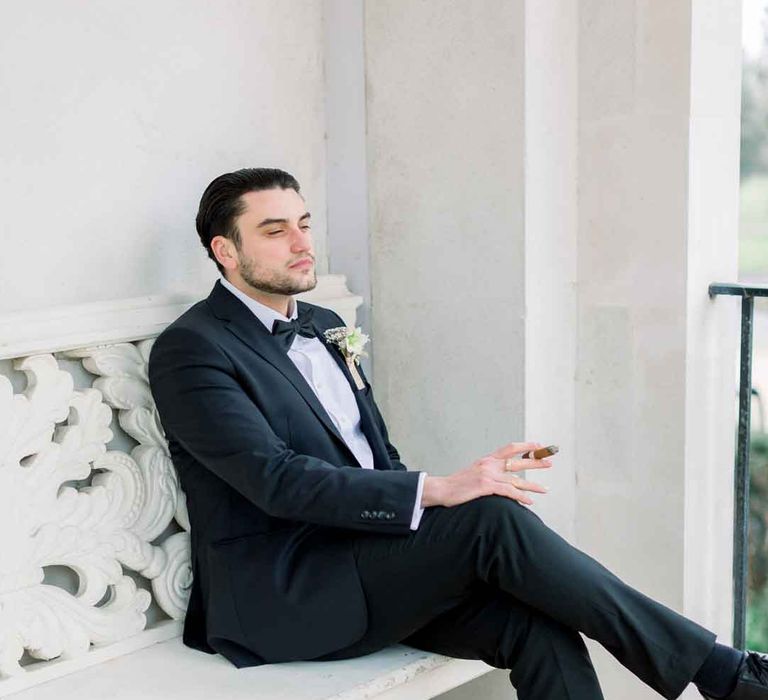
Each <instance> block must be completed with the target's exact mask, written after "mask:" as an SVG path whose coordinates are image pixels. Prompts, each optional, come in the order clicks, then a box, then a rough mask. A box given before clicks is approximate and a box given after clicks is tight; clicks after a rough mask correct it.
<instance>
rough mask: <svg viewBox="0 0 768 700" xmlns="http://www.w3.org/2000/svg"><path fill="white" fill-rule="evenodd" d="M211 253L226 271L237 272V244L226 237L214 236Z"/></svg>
mask: <svg viewBox="0 0 768 700" xmlns="http://www.w3.org/2000/svg"><path fill="white" fill-rule="evenodd" d="M211 251H212V252H213V254H214V255H215V256H216V260H218V261H219V264H220V265H221V266H222V267H224V269H226V270H236V269H237V265H238V262H239V257H238V255H237V250H236V249H235V244H234V243H233V242H232V241H231V240H230V239H229V238H225V237H224V236H214V237H213V238H212V239H211Z"/></svg>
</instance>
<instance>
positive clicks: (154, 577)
mask: <svg viewBox="0 0 768 700" xmlns="http://www.w3.org/2000/svg"><path fill="white" fill-rule="evenodd" d="M153 343H154V339H148V340H143V341H140V342H137V343H135V344H134V343H118V344H115V345H106V346H101V347H96V348H81V349H78V350H71V351H69V352H67V353H66V355H67V356H68V357H74V358H79V359H81V360H82V363H83V367H85V369H87V370H88V371H89V372H90V373H91V374H95V375H97V376H98V379H95V380H94V382H93V386H94V387H95V388H96V389H98V390H99V391H100V392H101V393H102V395H103V396H104V400H105V401H106V403H107V404H108V405H109V406H111V407H112V408H114V409H116V410H117V416H118V421H119V423H120V427H121V428H122V429H123V430H124V431H125V432H126V433H127V434H128V435H130V436H131V437H132V438H133V439H134V440H136V441H137V442H138V443H139V444H138V445H137V446H136V447H134V448H133V450H132V451H131V457H132V458H133V459H134V460H135V462H136V463H137V464H138V465H139V466H140V468H141V470H142V473H143V474H144V477H145V478H144V483H145V484H146V486H147V488H148V493H147V503H146V507H145V509H144V511H143V513H144V517H145V520H144V521H143V522H142V523H141V531H142V532H143V535H144V539H145V540H146V541H148V542H149V541H151V540H154V539H155V538H156V537H157V536H158V535H159V534H160V533H161V532H162V531H163V530H165V528H166V527H167V526H168V523H169V522H170V521H171V519H172V518H175V519H176V522H177V523H178V524H179V525H180V526H181V527H182V528H183V529H184V530H185V531H186V532H183V533H177V534H176V535H173V536H171V537H169V538H167V539H166V540H165V542H163V544H162V546H161V552H162V556H158V559H157V562H156V564H157V566H156V567H155V568H152V569H148V568H145V569H142V570H141V573H142V575H143V576H146V577H147V578H148V579H150V580H151V581H152V591H153V593H154V596H155V600H156V601H157V603H158V605H160V607H161V608H162V609H163V610H164V611H165V612H166V613H167V614H168V615H170V616H171V617H172V618H174V619H180V618H182V617H183V616H184V612H185V610H186V606H187V599H188V597H189V588H190V586H191V583H192V572H191V568H190V554H189V535H188V532H189V516H188V514H187V506H186V499H185V497H184V492H183V491H182V490H181V488H180V487H179V483H178V478H177V476H176V470H175V468H174V466H173V463H172V461H171V456H170V453H169V451H168V443H167V442H166V439H165V434H164V432H163V428H162V425H161V424H160V419H159V417H158V415H157V409H156V408H155V402H154V400H153V399H152V393H151V391H150V388H149V379H148V376H147V362H148V361H149V352H150V350H151V349H152V344H153ZM155 549H157V548H155ZM137 570H138V569H137Z"/></svg>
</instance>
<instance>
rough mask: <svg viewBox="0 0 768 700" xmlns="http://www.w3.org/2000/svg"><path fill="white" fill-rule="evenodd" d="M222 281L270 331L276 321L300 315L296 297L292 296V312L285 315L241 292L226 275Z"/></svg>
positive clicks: (288, 319) (287, 319)
mask: <svg viewBox="0 0 768 700" xmlns="http://www.w3.org/2000/svg"><path fill="white" fill-rule="evenodd" d="M220 282H221V284H222V286H223V287H224V288H225V289H228V290H229V291H230V292H232V294H234V295H235V296H236V297H237V298H238V299H239V300H240V301H242V302H243V304H245V305H246V306H247V307H248V308H249V309H250V310H251V311H252V312H253V315H254V316H256V318H258V319H259V321H261V322H262V323H263V324H264V326H265V327H266V329H267V330H268V331H269V332H270V333H271V332H272V326H273V325H274V324H275V321H290V320H292V319H294V318H296V317H297V316H298V315H299V313H298V309H297V306H298V304H297V303H296V299H294V298H293V297H291V311H290V314H289V315H288V316H283V314H281V313H278V312H277V311H275V310H274V309H270V308H269V307H268V306H265V305H264V304H262V303H261V302H260V301H256V300H255V299H252V298H251V297H249V296H248V295H247V294H245V293H244V292H241V291H240V290H239V289H238V288H237V287H235V285H234V284H232V283H231V282H229V280H226V279H225V278H224V277H222V278H221V280H220Z"/></svg>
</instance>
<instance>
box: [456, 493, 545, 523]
mask: <svg viewBox="0 0 768 700" xmlns="http://www.w3.org/2000/svg"><path fill="white" fill-rule="evenodd" d="M469 503H471V504H472V505H471V511H472V512H473V513H474V514H475V516H476V517H477V518H478V519H479V520H480V521H482V522H485V523H487V524H491V525H495V524H497V523H500V522H503V521H506V520H509V519H512V520H514V521H517V520H521V521H525V520H528V519H530V518H531V517H538V516H536V515H535V513H533V512H532V511H531V510H530V509H529V508H527V507H526V506H524V505H521V504H520V503H518V502H517V501H515V500H513V499H511V498H507V497H506V496H496V495H493V496H481V497H480V498H476V499H475V500H473V501H470V502H469Z"/></svg>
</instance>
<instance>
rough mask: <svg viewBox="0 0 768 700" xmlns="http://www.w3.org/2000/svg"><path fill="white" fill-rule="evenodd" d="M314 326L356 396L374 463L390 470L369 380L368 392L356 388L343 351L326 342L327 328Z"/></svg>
mask: <svg viewBox="0 0 768 700" xmlns="http://www.w3.org/2000/svg"><path fill="white" fill-rule="evenodd" d="M314 326H315V330H316V331H317V334H318V338H320V340H321V341H322V343H323V344H324V345H325V348H326V350H328V352H329V353H330V354H331V357H332V358H333V359H334V361H335V362H336V364H337V365H338V366H339V368H340V369H341V371H342V372H343V373H344V376H345V377H346V378H347V382H349V387H350V389H351V390H352V393H353V394H354V395H355V401H357V408H358V410H359V411H360V429H361V430H362V431H363V434H364V435H365V437H366V438H367V439H368V444H369V445H370V447H371V452H372V453H373V459H374V463H375V464H380V465H382V468H384V469H390V468H391V467H390V459H389V453H388V452H387V446H386V445H385V444H384V438H383V437H382V436H381V433H380V432H379V429H378V427H377V425H376V421H375V419H374V417H373V410H372V408H371V404H370V399H369V398H368V396H367V392H368V391H370V385H369V384H368V382H367V380H365V379H364V380H363V381H365V383H366V386H367V387H368V389H367V390H366V389H358V388H357V387H356V386H355V380H354V378H353V377H352V374H351V372H350V371H349V367H347V362H346V360H345V359H344V355H343V354H342V352H341V350H340V349H339V348H338V347H337V346H336V345H334V344H333V343H326V342H325V339H324V337H323V333H324V331H325V330H326V328H323V327H322V326H321V325H320V324H318V323H317V322H315V323H314Z"/></svg>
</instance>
